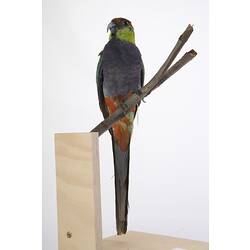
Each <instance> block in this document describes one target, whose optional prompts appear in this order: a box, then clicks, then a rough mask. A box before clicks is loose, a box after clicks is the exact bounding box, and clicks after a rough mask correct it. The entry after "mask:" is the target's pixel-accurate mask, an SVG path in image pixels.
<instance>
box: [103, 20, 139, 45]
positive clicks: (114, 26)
mask: <svg viewBox="0 0 250 250" xmlns="http://www.w3.org/2000/svg"><path fill="white" fill-rule="evenodd" d="M109 30H110V36H109V39H112V38H116V39H119V40H122V41H126V42H129V43H133V44H134V43H135V33H134V28H133V26H132V23H131V22H130V21H129V20H128V19H125V18H122V17H118V18H114V19H112V20H111V22H110V23H109V25H108V27H107V31H109Z"/></svg>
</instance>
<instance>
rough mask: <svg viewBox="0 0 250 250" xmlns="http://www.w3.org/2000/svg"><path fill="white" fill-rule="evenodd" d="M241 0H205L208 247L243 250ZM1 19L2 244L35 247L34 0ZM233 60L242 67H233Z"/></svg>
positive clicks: (247, 162)
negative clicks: (207, 2) (207, 21)
mask: <svg viewBox="0 0 250 250" xmlns="http://www.w3.org/2000/svg"><path fill="white" fill-rule="evenodd" d="M248 5H249V3H248V2H246V1H241V0H239V1H237V3H236V2H234V1H231V2H228V1H226V0H220V1H215V0H210V8H209V9H210V15H209V16H210V18H209V19H210V50H209V51H210V53H209V55H210V83H209V85H210V90H209V93H210V95H209V96H210V98H209V110H210V111H209V148H210V154H209V165H210V167H209V175H210V178H209V182H210V185H209V187H210V188H209V189H210V192H209V211H210V213H209V214H210V216H209V224H210V226H209V242H210V249H211V250H213V249H215V250H216V249H228V250H235V249H250V242H249V223H250V216H249V211H250V202H249V199H248V197H249V189H250V182H249V166H250V157H249V148H250V145H249V143H250V130H249V127H250V119H249V115H247V114H248V113H249V106H250V98H249V92H250V88H249V84H248V83H249V82H250V79H249V74H248V67H249V64H248V63H247V58H248V56H249V52H250V51H249V48H248V47H246V46H243V45H244V44H246V45H247V44H249V43H250V37H249V35H247V33H246V32H245V31H246V30H248V23H249V22H250V21H249V6H248ZM13 6H14V8H13ZM225 6H226V11H225ZM232 17H233V18H232ZM0 25H1V37H2V39H0V53H1V57H0V68H1V74H0V83H1V91H0V97H1V98H0V110H1V123H0V131H1V140H0V149H1V157H0V167H1V175H0V196H1V213H0V220H1V227H0V234H1V236H2V238H1V247H2V248H4V249H6V250H12V249H25V250H40V249H42V244H41V242H42V241H41V235H42V233H41V228H42V226H41V215H42V209H41V194H42V185H41V169H42V164H41V138H42V137H41V128H42V122H41V107H42V102H41V48H42V47H41V44H42V37H41V4H40V1H39V0H23V1H19V0H13V1H2V2H0ZM243 38H244V44H242V39H243ZM235 52H237V53H235ZM239 62H240V66H241V67H237V63H238V64H239ZM13 235H14V237H13ZM44 249H45V247H44Z"/></svg>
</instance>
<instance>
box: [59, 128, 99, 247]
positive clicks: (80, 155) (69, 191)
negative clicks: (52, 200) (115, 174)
mask: <svg viewBox="0 0 250 250" xmlns="http://www.w3.org/2000/svg"><path fill="white" fill-rule="evenodd" d="M55 154H56V178H57V211H58V239H59V242H58V243H59V250H100V249H101V239H102V233H101V199H100V177H99V172H100V171H99V155H98V134H97V133H60V134H55Z"/></svg>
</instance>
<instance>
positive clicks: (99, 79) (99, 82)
mask: <svg viewBox="0 0 250 250" xmlns="http://www.w3.org/2000/svg"><path fill="white" fill-rule="evenodd" d="M99 56H100V58H99V62H98V64H97V70H96V84H97V93H98V99H99V106H100V109H101V111H102V114H103V117H104V119H106V118H107V117H108V116H109V113H108V110H107V107H106V105H105V98H104V94H103V67H102V61H103V59H102V52H100V53H99Z"/></svg>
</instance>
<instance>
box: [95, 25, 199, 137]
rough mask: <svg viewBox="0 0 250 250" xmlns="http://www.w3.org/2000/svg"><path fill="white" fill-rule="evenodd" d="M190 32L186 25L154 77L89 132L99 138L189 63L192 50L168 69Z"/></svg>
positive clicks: (191, 29)
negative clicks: (97, 135) (96, 134)
mask: <svg viewBox="0 0 250 250" xmlns="http://www.w3.org/2000/svg"><path fill="white" fill-rule="evenodd" d="M192 32H193V27H192V26H191V25H188V27H187V28H186V30H185V31H184V33H183V34H182V35H181V36H180V37H179V39H178V41H177V43H176V45H175V47H174V48H173V50H172V51H171V53H170V55H169V56H168V58H167V60H166V61H165V62H164V64H163V65H162V66H161V68H160V69H159V70H158V72H157V73H156V74H155V76H154V77H153V78H152V79H151V80H150V81H149V82H148V83H147V84H146V85H145V86H144V87H143V88H141V89H140V90H139V91H138V93H134V94H133V95H132V96H131V97H130V98H128V99H127V100H126V101H125V102H124V103H123V104H122V105H120V106H119V107H118V108H117V110H116V111H115V112H114V113H113V114H112V115H110V116H109V117H108V118H106V119H105V120H104V121H102V122H101V123H100V124H99V125H97V126H96V127H95V128H94V129H92V130H91V132H98V134H99V136H100V135H102V134H103V133H104V132H106V131H107V130H108V129H110V128H111V127H112V124H113V123H115V122H116V121H118V120H120V119H121V118H122V117H123V116H125V115H126V114H127V113H128V112H129V111H130V110H131V108H133V107H134V106H135V105H137V104H138V103H139V102H140V101H141V100H142V99H143V98H144V97H146V96H147V95H149V94H150V93H151V92H152V91H153V90H154V89H156V88H157V87H159V86H160V85H161V84H162V83H163V82H164V81H166V80H167V79H168V78H169V77H171V76H172V75H173V74H175V73H176V72H177V71H178V70H180V69H181V68H182V67H183V66H184V65H185V64H187V63H188V62H189V61H191V60H192V59H193V58H194V57H195V56H196V55H197V53H196V52H195V51H194V50H191V51H189V52H187V53H185V54H184V55H183V57H182V58H181V59H180V60H179V61H177V62H176V63H175V64H174V65H173V66H172V67H171V68H169V67H170V65H171V64H172V62H173V61H174V59H175V58H176V56H177V55H178V53H179V52H180V50H181V48H182V47H183V45H184V44H185V43H186V41H187V40H188V38H189V37H190V35H191V34H192Z"/></svg>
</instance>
